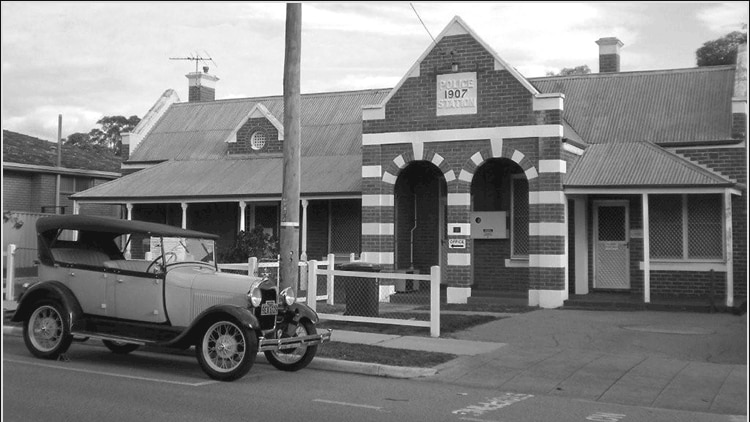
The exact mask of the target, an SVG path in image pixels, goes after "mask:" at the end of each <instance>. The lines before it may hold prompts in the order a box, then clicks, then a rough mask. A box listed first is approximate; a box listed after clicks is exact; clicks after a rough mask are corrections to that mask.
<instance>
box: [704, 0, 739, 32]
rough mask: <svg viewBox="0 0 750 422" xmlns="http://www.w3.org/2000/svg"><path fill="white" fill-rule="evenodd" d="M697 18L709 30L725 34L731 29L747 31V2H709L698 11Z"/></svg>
mask: <svg viewBox="0 0 750 422" xmlns="http://www.w3.org/2000/svg"><path fill="white" fill-rule="evenodd" d="M698 19H699V20H700V21H701V22H702V23H703V24H704V25H705V26H706V27H707V28H708V29H709V30H711V31H713V32H715V33H716V34H719V35H725V34H728V33H730V32H732V31H740V30H743V28H742V25H743V24H744V25H745V28H744V30H743V31H745V32H747V22H748V8H747V2H744V1H743V2H735V3H718V4H711V5H709V6H707V7H706V8H705V9H703V10H702V11H700V12H699V13H698Z"/></svg>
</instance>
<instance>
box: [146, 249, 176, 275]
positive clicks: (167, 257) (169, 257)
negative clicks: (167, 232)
mask: <svg viewBox="0 0 750 422" xmlns="http://www.w3.org/2000/svg"><path fill="white" fill-rule="evenodd" d="M162 260H163V261H164V264H163V265H162V264H159V266H161V267H164V266H166V264H168V263H169V262H170V261H174V262H177V254H176V253H174V252H167V253H165V254H164V255H159V256H157V257H156V259H154V260H153V261H151V263H150V264H148V268H146V272H147V273H156V272H157V271H156V265H157V264H158V262H159V261H162Z"/></svg>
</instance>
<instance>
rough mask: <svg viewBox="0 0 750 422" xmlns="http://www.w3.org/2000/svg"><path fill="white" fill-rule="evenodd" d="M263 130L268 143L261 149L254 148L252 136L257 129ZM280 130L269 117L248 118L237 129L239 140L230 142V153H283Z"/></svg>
mask: <svg viewBox="0 0 750 422" xmlns="http://www.w3.org/2000/svg"><path fill="white" fill-rule="evenodd" d="M259 130H260V131H263V133H265V134H266V145H265V146H264V147H263V148H261V149H260V150H257V151H256V150H254V149H253V148H252V147H251V145H250V137H251V136H252V135H253V133H255V132H256V131H259ZM278 138H279V131H278V129H276V126H274V125H273V124H271V122H269V121H268V119H265V118H255V119H248V120H247V122H245V124H244V125H242V127H241V128H240V130H239V131H237V142H234V143H230V144H228V145H229V148H228V152H229V154H260V153H277V154H281V153H282V152H283V149H284V145H283V143H282V141H280V140H279V139H278Z"/></svg>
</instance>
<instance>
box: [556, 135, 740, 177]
mask: <svg viewBox="0 0 750 422" xmlns="http://www.w3.org/2000/svg"><path fill="white" fill-rule="evenodd" d="M734 185H735V184H734V182H732V181H730V180H727V179H726V178H724V177H722V176H720V175H718V174H716V173H713V172H711V171H709V170H706V169H704V168H702V167H700V166H698V165H696V164H693V163H691V162H689V161H687V160H685V159H683V158H681V157H679V156H677V155H675V154H672V153H670V152H669V151H667V150H665V149H663V148H661V147H659V146H657V145H654V144H651V143H648V142H621V143H608V144H594V145H589V146H588V147H587V148H586V152H585V153H584V154H583V156H582V157H581V159H580V160H579V161H578V163H576V165H575V167H573V170H572V171H571V172H570V174H568V176H567V178H566V180H565V182H564V183H563V186H564V187H565V188H578V187H584V188H592V187H593V188H611V187H617V188H644V187H651V188H665V187H680V188H686V187H722V186H723V187H732V186H734Z"/></svg>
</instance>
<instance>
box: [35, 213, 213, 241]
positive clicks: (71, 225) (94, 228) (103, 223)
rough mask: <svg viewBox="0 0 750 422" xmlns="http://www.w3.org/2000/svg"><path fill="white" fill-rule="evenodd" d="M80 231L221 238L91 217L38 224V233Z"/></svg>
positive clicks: (69, 217) (46, 220) (54, 219)
mask: <svg viewBox="0 0 750 422" xmlns="http://www.w3.org/2000/svg"><path fill="white" fill-rule="evenodd" d="M59 229H67V230H79V231H88V232H99V233H116V234H127V233H144V234H148V235H151V236H164V237H189V238H203V239H214V240H216V239H218V238H219V236H217V235H215V234H210V233H203V232H198V231H194V230H185V229H182V228H180V227H174V226H169V225H166V224H159V223H150V222H146V221H134V220H120V219H117V218H111V217H96V216H91V215H54V216H49V217H42V218H40V219H39V220H37V222H36V230H37V233H45V232H49V231H50V230H55V231H57V230H59Z"/></svg>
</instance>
